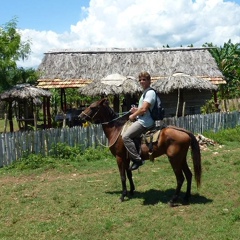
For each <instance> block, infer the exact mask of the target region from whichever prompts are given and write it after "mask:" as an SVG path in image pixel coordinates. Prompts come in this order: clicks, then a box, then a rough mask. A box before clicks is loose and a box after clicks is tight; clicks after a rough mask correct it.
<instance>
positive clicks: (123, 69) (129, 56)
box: [38, 47, 225, 98]
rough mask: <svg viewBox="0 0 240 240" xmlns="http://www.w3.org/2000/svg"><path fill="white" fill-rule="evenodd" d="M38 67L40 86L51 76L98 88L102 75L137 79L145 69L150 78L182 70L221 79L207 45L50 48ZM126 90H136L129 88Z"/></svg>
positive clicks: (202, 77)
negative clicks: (203, 46) (117, 75)
mask: <svg viewBox="0 0 240 240" xmlns="http://www.w3.org/2000/svg"><path fill="white" fill-rule="evenodd" d="M38 70H39V71H40V73H41V77H40V79H39V86H40V83H41V87H44V84H45V85H46V84H47V83H48V82H51V81H54V80H55V79H59V80H60V81H62V82H65V81H69V82H71V81H75V80H76V79H78V80H89V79H90V80H92V81H93V82H94V83H95V84H96V86H95V89H98V88H99V87H100V89H101V88H103V85H101V84H100V85H98V84H99V83H98V82H101V80H102V79H103V78H105V77H106V76H109V75H112V74H116V73H118V74H121V75H123V76H133V77H134V78H136V79H137V77H138V74H139V72H141V71H148V72H149V73H150V74H151V76H152V81H153V82H155V81H160V80H161V79H164V78H168V77H169V76H172V75H173V74H174V73H176V72H182V73H185V74H186V75H189V76H191V77H196V78H199V79H200V80H201V81H206V80H208V81H210V82H211V83H213V84H216V85H218V84H224V83H225V80H224V77H223V75H222V73H221V72H220V70H219V69H218V66H217V64H216V62H215V60H214V58H213V57H212V55H211V54H210V52H209V51H208V48H191V47H189V48H141V49H136V48H128V49H126V48H112V49H85V50H71V49H67V50H54V51H49V52H47V53H45V56H44V58H43V61H42V63H41V64H40V65H39V68H38ZM91 86H92V85H91ZM114 87H115V86H114V84H113V86H111V87H107V86H106V90H105V92H106V93H107V92H112V90H113V89H114ZM89 93H90V90H89ZM130 93H131V94H135V93H136V92H135V90H134V89H133V90H132V91H130ZM199 97H200V96H198V98H199ZM202 97H204V96H202Z"/></svg>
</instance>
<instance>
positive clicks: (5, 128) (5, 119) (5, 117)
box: [3, 113, 8, 133]
mask: <svg viewBox="0 0 240 240" xmlns="http://www.w3.org/2000/svg"><path fill="white" fill-rule="evenodd" d="M7 122H8V120H7V114H6V113H4V131H3V132H4V133H5V132H7Z"/></svg>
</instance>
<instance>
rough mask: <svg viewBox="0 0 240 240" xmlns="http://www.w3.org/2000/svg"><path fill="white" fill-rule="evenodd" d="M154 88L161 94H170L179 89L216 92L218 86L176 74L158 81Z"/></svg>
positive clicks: (153, 85)
mask: <svg viewBox="0 0 240 240" xmlns="http://www.w3.org/2000/svg"><path fill="white" fill-rule="evenodd" d="M152 87H153V88H154V89H156V90H157V91H158V92H160V93H165V94H168V93H170V92H173V91H174V90H179V89H198V90H209V91H216V90H217V88H218V87H217V86H216V85H214V84H212V83H211V82H210V81H207V80H203V79H200V78H197V77H193V76H189V75H186V74H184V73H175V74H173V75H172V76H170V77H168V78H165V79H161V80H159V81H156V82H154V83H153V84H152Z"/></svg>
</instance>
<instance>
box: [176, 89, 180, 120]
mask: <svg viewBox="0 0 240 240" xmlns="http://www.w3.org/2000/svg"><path fill="white" fill-rule="evenodd" d="M179 104H180V89H179V88H178V101H177V109H176V117H177V116H178V109H179Z"/></svg>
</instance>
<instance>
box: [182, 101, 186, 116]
mask: <svg viewBox="0 0 240 240" xmlns="http://www.w3.org/2000/svg"><path fill="white" fill-rule="evenodd" d="M185 109H186V102H185V101H184V102H183V108H182V116H183V117H184V116H185Z"/></svg>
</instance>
